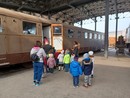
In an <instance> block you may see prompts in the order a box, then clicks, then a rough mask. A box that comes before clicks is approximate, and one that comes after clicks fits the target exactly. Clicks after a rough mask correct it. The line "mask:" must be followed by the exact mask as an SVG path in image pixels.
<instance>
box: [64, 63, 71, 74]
mask: <svg viewBox="0 0 130 98" xmlns="http://www.w3.org/2000/svg"><path fill="white" fill-rule="evenodd" d="M69 65H70V64H65V72H68V71H69Z"/></svg>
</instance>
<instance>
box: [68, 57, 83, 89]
mask: <svg viewBox="0 0 130 98" xmlns="http://www.w3.org/2000/svg"><path fill="white" fill-rule="evenodd" d="M70 73H71V75H72V76H73V86H74V87H78V86H79V75H82V69H81V66H80V63H79V62H78V61H77V58H76V57H75V58H74V61H72V62H71V63H70Z"/></svg>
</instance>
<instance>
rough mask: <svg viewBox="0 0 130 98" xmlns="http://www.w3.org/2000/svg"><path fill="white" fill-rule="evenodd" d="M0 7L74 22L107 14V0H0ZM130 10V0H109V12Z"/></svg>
mask: <svg viewBox="0 0 130 98" xmlns="http://www.w3.org/2000/svg"><path fill="white" fill-rule="evenodd" d="M0 7H5V8H9V9H13V10H16V11H21V12H29V13H34V15H35V14H39V15H41V16H43V15H46V16H48V17H49V18H50V19H51V18H55V19H56V21H58V20H61V21H62V22H68V23H74V22H78V21H81V20H84V19H88V18H93V17H97V16H103V15H105V0H0ZM129 11H130V0H109V14H114V13H117V12H118V13H122V12H129Z"/></svg>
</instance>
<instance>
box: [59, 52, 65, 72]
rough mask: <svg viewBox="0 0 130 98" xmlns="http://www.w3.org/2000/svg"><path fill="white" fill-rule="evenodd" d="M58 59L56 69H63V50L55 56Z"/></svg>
mask: <svg viewBox="0 0 130 98" xmlns="http://www.w3.org/2000/svg"><path fill="white" fill-rule="evenodd" d="M57 59H58V61H59V62H58V70H59V71H60V70H61V69H62V70H63V68H64V63H63V59H64V50H62V51H61V53H60V54H59V55H58V57H57Z"/></svg>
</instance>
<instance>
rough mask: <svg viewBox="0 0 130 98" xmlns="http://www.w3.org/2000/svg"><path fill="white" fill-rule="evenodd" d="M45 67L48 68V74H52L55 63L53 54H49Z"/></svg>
mask: <svg viewBox="0 0 130 98" xmlns="http://www.w3.org/2000/svg"><path fill="white" fill-rule="evenodd" d="M47 65H48V66H49V71H50V73H53V72H54V66H56V61H55V58H54V56H53V54H49V58H48V60H47Z"/></svg>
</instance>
